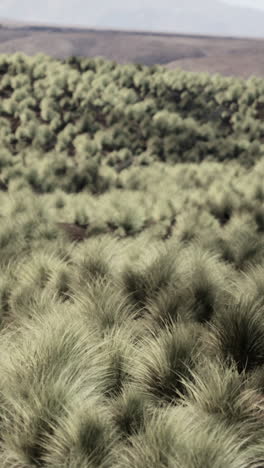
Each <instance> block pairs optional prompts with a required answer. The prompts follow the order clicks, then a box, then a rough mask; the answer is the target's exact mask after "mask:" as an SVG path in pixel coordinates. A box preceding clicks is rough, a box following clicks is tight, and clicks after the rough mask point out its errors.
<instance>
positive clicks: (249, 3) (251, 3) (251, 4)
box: [212, 0, 264, 10]
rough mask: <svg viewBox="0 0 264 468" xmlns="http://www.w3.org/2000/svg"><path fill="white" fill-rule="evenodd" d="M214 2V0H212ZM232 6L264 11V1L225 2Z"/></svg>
mask: <svg viewBox="0 0 264 468" xmlns="http://www.w3.org/2000/svg"><path fill="white" fill-rule="evenodd" d="M212 1H213V0H212ZM225 2H226V3H229V4H230V5H238V6H243V7H251V8H260V9H262V10H264V0H225Z"/></svg>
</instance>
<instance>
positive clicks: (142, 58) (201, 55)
mask: <svg viewBox="0 0 264 468" xmlns="http://www.w3.org/2000/svg"><path fill="white" fill-rule="evenodd" d="M5 21H6V20H2V27H1V29H0V54H3V53H4V54H5V53H8V54H10V53H15V52H18V51H19V52H23V53H25V54H27V55H35V54H37V53H39V52H42V53H45V54H46V55H49V56H51V57H54V58H60V59H61V58H67V57H69V56H72V55H75V56H83V57H96V56H101V57H104V58H106V59H110V60H115V61H116V62H117V63H119V64H124V63H139V64H143V65H149V66H150V65H153V64H161V65H164V66H165V67H167V68H169V69H174V68H177V67H181V68H182V69H184V70H188V71H193V72H196V71H197V72H199V71H203V72H208V73H221V74H223V75H226V76H238V77H242V78H248V77H250V76H251V75H256V76H260V77H262V76H264V59H263V48H264V39H247V38H240V39H238V38H232V37H229V38H228V37H226V38H224V37H213V36H206V35H205V36H204V35H183V34H169V33H154V32H153V33H152V32H144V31H121V30H120V31H119V30H114V29H112V30H111V29H96V28H90V29H88V28H80V27H79V28H78V27H70V26H69V27H62V26H51V25H44V24H43V25H41V24H35V25H34V24H32V25H27V24H26V23H12V22H9V23H7V22H5Z"/></svg>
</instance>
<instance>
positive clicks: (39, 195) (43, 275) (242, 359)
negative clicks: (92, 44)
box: [0, 55, 264, 468]
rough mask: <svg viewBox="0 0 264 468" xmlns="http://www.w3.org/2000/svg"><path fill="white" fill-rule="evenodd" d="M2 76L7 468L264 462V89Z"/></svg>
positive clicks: (47, 65) (151, 77)
mask: <svg viewBox="0 0 264 468" xmlns="http://www.w3.org/2000/svg"><path fill="white" fill-rule="evenodd" d="M109 73H110V75H109ZM0 75H1V77H0V93H1V96H2V102H1V107H0V122H1V125H0V137H1V151H0V166H1V185H0V221H1V223H0V377H1V378H0V419H1V429H0V466H1V467H3V468H11V467H12V468H30V467H43V468H44V467H45V468H62V467H63V468H97V467H98V468H110V467H113V468H128V467H135V468H261V467H262V466H263V465H264V448H263V447H264V429H263V418H264V237H263V235H264V204H263V201H264V184H263V180H264V159H263V145H262V143H261V138H262V132H263V118H262V114H261V102H262V101H261V100H262V95H261V93H262V89H263V87H264V83H263V81H262V80H260V79H259V80H257V79H256V80H254V79H253V80H251V81H248V82H243V81H242V80H235V79H225V78H221V77H217V76H216V77H213V78H212V77H210V76H209V75H206V76H204V75H198V74H191V73H190V74H188V73H184V72H167V73H166V74H164V71H163V70H161V69H160V68H159V67H158V68H155V69H153V70H152V72H151V73H150V71H149V69H148V68H147V67H142V68H140V69H139V68H138V67H136V66H130V67H126V66H121V65H120V66H117V65H115V64H112V63H111V62H104V61H102V60H97V59H91V60H88V61H87V59H79V61H78V60H77V59H75V60H74V59H73V58H72V59H71V60H70V61H69V62H68V63H65V62H60V61H53V60H52V59H50V58H48V57H44V56H41V57H36V58H34V59H33V60H32V61H31V59H30V58H29V57H25V56H19V55H15V56H7V55H6V56H1V57H0ZM105 75H107V76H108V78H107V77H106V76H105ZM107 79H108V80H109V82H110V83H109V85H108V83H107V81H106V80H107ZM108 86H109V88H108ZM261 86H262V88H261ZM172 96H174V100H173V99H172ZM175 96H177V99H176V97H175ZM209 96H211V97H210V98H209ZM210 106H211V107H212V108H213V109H211V112H214V113H215V114H214V117H212V114H211V117H210V114H209V110H208V109H210ZM217 106H218V107H217ZM78 112H79V114H78ZM224 112H226V113H227V115H226V114H224V115H222V114H223V113H224ZM242 116H244V119H243V118H242ZM78 119H79V120H78ZM243 124H244V125H243ZM70 125H71V126H70ZM43 127H45V128H43ZM27 132H28V133H27ZM169 137H170V140H168V138H169ZM168 141H170V145H169V144H168Z"/></svg>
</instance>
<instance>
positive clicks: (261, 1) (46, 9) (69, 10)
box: [0, 0, 264, 24]
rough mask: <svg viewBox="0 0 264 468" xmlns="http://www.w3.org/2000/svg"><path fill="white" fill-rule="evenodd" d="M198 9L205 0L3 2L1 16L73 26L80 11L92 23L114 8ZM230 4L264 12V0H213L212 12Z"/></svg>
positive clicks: (0, 10) (40, 0)
mask: <svg viewBox="0 0 264 468" xmlns="http://www.w3.org/2000/svg"><path fill="white" fill-rule="evenodd" d="M189 3H190V5H191V8H193V7H194V5H195V7H196V8H199V6H200V4H203V3H205V0H199V1H198V0H184V1H182V0H181V1H177V0H133V2H132V4H131V3H130V2H127V3H126V1H124V0H96V1H94V0H45V1H43V0H0V16H2V17H6V18H10V19H20V20H22V19H23V20H27V19H28V20H30V21H32V20H36V21H44V22H45V21H54V22H58V21H59V22H60V23H61V22H63V21H65V22H66V23H68V22H69V21H70V20H71V18H72V21H73V24H74V22H75V18H76V19H77V18H79V17H80V16H79V14H80V11H83V13H84V14H85V16H86V17H87V13H88V12H89V13H90V18H91V23H94V21H96V19H97V18H100V16H101V15H102V14H104V13H107V11H109V10H111V9H112V8H115V9H116V8H122V10H123V11H125V10H127V11H128V12H129V11H130V10H131V5H132V7H133V8H135V7H137V8H141V7H143V8H144V7H146V6H147V7H148V8H151V9H152V10H155V9H156V8H157V9H158V10H159V11H161V9H162V8H163V6H164V5H165V6H167V7H168V5H169V6H171V7H172V8H173V7H174V8H175V7H180V8H181V9H182V8H184V9H185V10H186V9H188V6H189ZM219 3H221V4H229V5H233V6H241V7H249V8H250V7H251V8H259V9H261V10H263V11H264V0H210V1H208V5H210V9H212V8H213V7H214V5H215V6H217V4H218V5H219Z"/></svg>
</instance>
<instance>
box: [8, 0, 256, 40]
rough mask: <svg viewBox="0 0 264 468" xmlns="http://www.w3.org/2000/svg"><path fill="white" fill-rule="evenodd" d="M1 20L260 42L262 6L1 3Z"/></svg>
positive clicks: (205, 0) (121, 0)
mask: <svg viewBox="0 0 264 468" xmlns="http://www.w3.org/2000/svg"><path fill="white" fill-rule="evenodd" d="M240 7H243V8H240ZM1 17H2V18H7V19H11V20H22V21H26V22H29V23H30V22H31V23H34V22H36V23H37V22H39V23H42V24H43V23H44V24H45V23H50V24H57V25H67V26H69V25H72V26H74V25H77V26H78V25H79V26H85V27H99V28H100V27H103V28H104V27H105V28H107V27H112V28H117V29H120V28H122V29H138V30H149V31H158V30H159V31H163V32H165V31H168V32H182V33H185V32H186V33H199V34H200V33H205V34H213V35H214V34H216V35H219V34H220V35H231V36H235V37H236V36H237V37H238V36H239V37H263V36H264V27H263V24H264V0H132V1H131V2H128V1H127V0H45V1H44V0H0V18H1Z"/></svg>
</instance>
